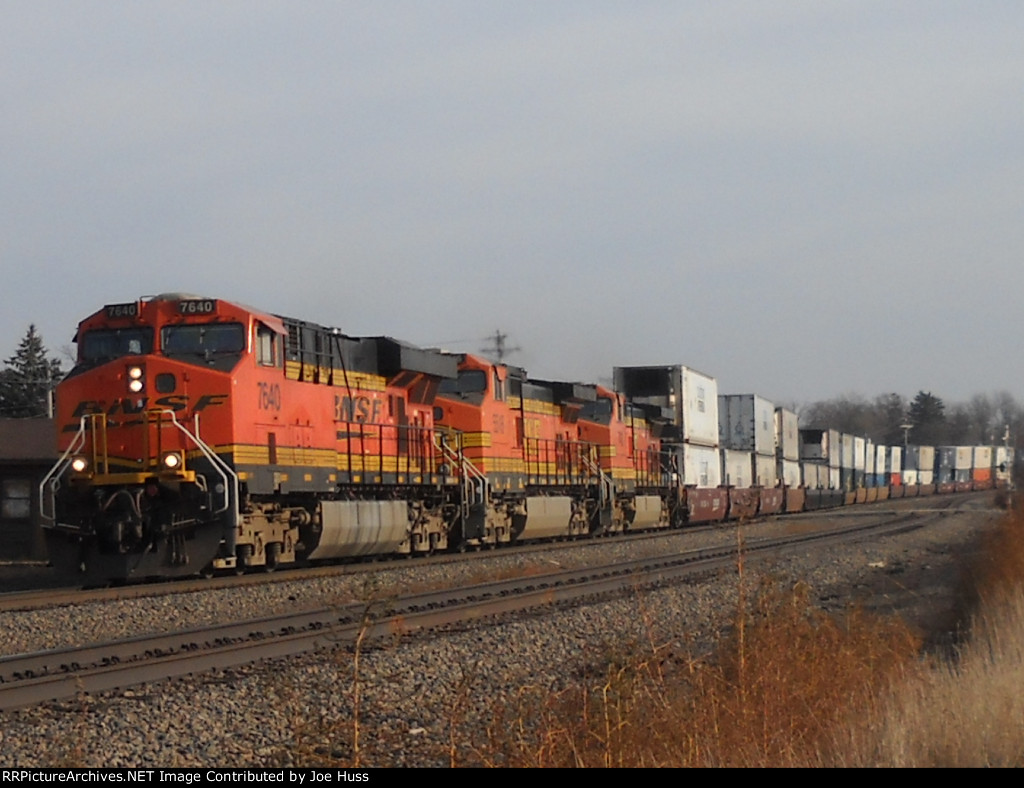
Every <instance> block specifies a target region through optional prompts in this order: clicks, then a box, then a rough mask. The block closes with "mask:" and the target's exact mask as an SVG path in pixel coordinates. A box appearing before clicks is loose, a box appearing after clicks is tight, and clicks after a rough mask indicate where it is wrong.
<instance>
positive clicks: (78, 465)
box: [71, 457, 89, 473]
mask: <svg viewBox="0 0 1024 788" xmlns="http://www.w3.org/2000/svg"><path fill="white" fill-rule="evenodd" d="M88 467H89V461H88V460H87V459H85V457H75V458H74V459H73V460H71V470H73V471H74V472H75V473H84V472H85V469H86V468H88Z"/></svg>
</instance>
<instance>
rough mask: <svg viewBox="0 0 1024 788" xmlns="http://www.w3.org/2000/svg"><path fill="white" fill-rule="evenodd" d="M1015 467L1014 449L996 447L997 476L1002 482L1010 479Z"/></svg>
mask: <svg viewBox="0 0 1024 788" xmlns="http://www.w3.org/2000/svg"><path fill="white" fill-rule="evenodd" d="M1012 466H1013V449H1010V448H1008V447H1006V446H996V450H995V469H996V470H995V476H996V478H997V479H999V480H1001V481H1006V480H1007V479H1009V478H1010V471H1011V470H1012Z"/></svg>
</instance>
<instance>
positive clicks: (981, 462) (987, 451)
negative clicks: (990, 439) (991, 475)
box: [974, 446, 993, 469]
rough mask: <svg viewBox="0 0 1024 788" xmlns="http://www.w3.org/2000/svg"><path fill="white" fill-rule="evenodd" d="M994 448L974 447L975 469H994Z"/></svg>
mask: <svg viewBox="0 0 1024 788" xmlns="http://www.w3.org/2000/svg"><path fill="white" fill-rule="evenodd" d="M992 456H993V455H992V447H991V446H975V447H974V468H977V469H981V468H991V467H992Z"/></svg>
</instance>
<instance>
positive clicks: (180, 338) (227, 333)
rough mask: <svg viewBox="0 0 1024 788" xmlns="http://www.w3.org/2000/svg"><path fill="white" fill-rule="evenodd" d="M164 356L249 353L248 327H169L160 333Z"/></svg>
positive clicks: (191, 325)
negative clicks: (247, 348)
mask: <svg viewBox="0 0 1024 788" xmlns="http://www.w3.org/2000/svg"><path fill="white" fill-rule="evenodd" d="M160 344H161V346H162V347H163V351H164V355H166V356H177V355H200V356H203V357H204V358H208V357H209V356H211V355H213V354H215V353H241V352H242V351H243V350H245V327H244V326H243V325H242V324H241V323H203V324H199V325H196V324H187V325H180V326H166V327H165V328H164V329H163V330H161V332H160Z"/></svg>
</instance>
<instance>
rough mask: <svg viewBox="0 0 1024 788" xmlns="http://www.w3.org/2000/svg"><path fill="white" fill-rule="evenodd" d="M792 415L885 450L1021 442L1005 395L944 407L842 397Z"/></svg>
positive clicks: (926, 400) (920, 395)
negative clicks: (902, 447) (909, 446)
mask: <svg viewBox="0 0 1024 788" xmlns="http://www.w3.org/2000/svg"><path fill="white" fill-rule="evenodd" d="M797 412H798V413H799V414H800V426H801V427H829V428H832V429H837V430H839V431H840V432H848V433H851V434H854V435H861V436H863V437H865V438H869V439H871V440H872V441H874V442H875V443H876V444H882V445H886V446H902V445H904V444H909V445H920V446H991V445H1001V444H1003V443H1004V442H1007V443H1008V444H1009V445H1011V446H1014V445H1016V442H1017V440H1018V436H1020V437H1024V409H1022V408H1021V406H1020V405H1019V404H1018V403H1017V401H1016V400H1015V399H1014V398H1013V396H1011V395H1010V394H1009V393H1008V392H1000V393H998V394H994V395H989V394H976V395H974V396H973V397H971V399H970V400H969V401H968V402H965V403H958V404H954V405H951V406H949V407H946V403H945V402H943V400H942V398H941V397H937V396H935V395H934V394H932V393H931V392H930V391H918V392H917V395H916V396H914V398H913V399H909V400H908V399H906V398H904V397H903V396H901V395H900V394H894V393H890V394H879V395H878V396H877V397H875V398H874V399H873V400H868V399H865V398H862V397H859V396H843V397H836V398H833V399H829V400H824V401H821V402H814V403H812V404H810V405H806V406H804V407H803V408H800V409H798V411H797Z"/></svg>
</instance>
